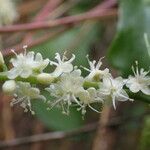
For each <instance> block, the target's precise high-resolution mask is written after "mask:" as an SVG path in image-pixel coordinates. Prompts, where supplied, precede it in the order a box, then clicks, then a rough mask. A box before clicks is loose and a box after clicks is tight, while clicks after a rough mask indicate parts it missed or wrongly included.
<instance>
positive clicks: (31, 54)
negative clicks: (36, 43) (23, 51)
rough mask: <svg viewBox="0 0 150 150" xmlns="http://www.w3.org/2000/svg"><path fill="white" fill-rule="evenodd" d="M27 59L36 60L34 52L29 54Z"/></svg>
mask: <svg viewBox="0 0 150 150" xmlns="http://www.w3.org/2000/svg"><path fill="white" fill-rule="evenodd" d="M26 57H27V59H30V60H33V59H34V52H33V51H32V52H28V53H27V56H26Z"/></svg>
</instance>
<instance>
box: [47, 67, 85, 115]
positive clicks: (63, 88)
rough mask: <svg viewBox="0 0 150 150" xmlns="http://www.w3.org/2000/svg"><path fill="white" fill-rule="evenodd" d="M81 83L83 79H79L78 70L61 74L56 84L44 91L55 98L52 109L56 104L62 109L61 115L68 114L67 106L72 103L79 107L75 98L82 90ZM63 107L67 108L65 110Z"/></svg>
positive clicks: (79, 73)
mask: <svg viewBox="0 0 150 150" xmlns="http://www.w3.org/2000/svg"><path fill="white" fill-rule="evenodd" d="M83 81H84V79H83V77H81V71H80V70H79V69H77V70H74V71H72V72H71V73H64V74H62V75H61V77H60V80H59V81H58V82H57V83H53V84H51V85H50V87H49V88H46V90H47V91H49V92H50V94H51V95H52V96H53V97H55V98H56V100H55V102H54V103H53V104H52V107H54V106H55V105H57V104H58V105H59V106H61V107H62V110H63V113H66V114H68V113H69V106H70V105H71V104H72V103H76V104H78V105H81V104H80V102H79V100H78V99H77V97H78V93H80V92H81V91H82V90H84V89H83ZM65 106H67V108H65Z"/></svg>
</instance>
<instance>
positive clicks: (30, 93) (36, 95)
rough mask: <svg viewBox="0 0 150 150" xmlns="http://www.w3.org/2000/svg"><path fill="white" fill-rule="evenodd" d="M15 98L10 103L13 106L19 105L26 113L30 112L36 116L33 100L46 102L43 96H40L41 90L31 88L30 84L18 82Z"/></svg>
mask: <svg viewBox="0 0 150 150" xmlns="http://www.w3.org/2000/svg"><path fill="white" fill-rule="evenodd" d="M14 97H15V98H14V99H13V100H12V101H11V103H10V105H11V106H13V105H15V104H17V103H19V104H20V106H21V107H22V108H24V111H25V112H27V111H28V110H30V111H31V113H32V114H34V111H32V109H31V99H42V100H44V101H45V100H46V99H45V97H44V96H43V95H40V90H39V89H38V88H35V87H31V85H30V83H28V82H17V85H16V90H15V94H14Z"/></svg>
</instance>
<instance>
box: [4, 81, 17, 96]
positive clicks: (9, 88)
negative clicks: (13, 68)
mask: <svg viewBox="0 0 150 150" xmlns="http://www.w3.org/2000/svg"><path fill="white" fill-rule="evenodd" d="M2 89H3V92H4V93H6V94H13V93H14V91H15V90H16V82H15V81H14V80H8V81H5V83H4V84H3V86H2Z"/></svg>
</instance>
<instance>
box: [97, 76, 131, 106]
mask: <svg viewBox="0 0 150 150" xmlns="http://www.w3.org/2000/svg"><path fill="white" fill-rule="evenodd" d="M124 84H125V83H124V81H123V79H122V78H121V77H118V78H115V79H113V78H104V79H103V82H102V83H101V84H100V89H99V90H98V95H99V97H101V98H102V99H103V100H110V99H111V100H112V103H113V106H114V108H115V109H116V104H115V103H116V101H127V100H132V99H130V98H129V96H128V94H127V93H126V91H125V90H124V89H123V86H124Z"/></svg>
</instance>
